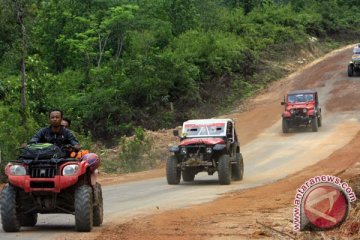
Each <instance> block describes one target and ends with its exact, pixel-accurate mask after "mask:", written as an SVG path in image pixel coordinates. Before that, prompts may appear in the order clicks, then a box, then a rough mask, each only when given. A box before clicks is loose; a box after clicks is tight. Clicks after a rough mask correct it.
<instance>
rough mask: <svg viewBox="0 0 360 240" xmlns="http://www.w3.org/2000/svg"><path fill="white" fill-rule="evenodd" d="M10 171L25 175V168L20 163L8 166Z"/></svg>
mask: <svg viewBox="0 0 360 240" xmlns="http://www.w3.org/2000/svg"><path fill="white" fill-rule="evenodd" d="M10 173H11V175H15V176H25V175H26V169H25V167H24V166H22V165H12V166H11V167H10Z"/></svg>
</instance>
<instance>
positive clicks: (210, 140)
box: [179, 138, 225, 146]
mask: <svg viewBox="0 0 360 240" xmlns="http://www.w3.org/2000/svg"><path fill="white" fill-rule="evenodd" d="M224 143H225V142H224V140H223V139H222V138H188V139H185V140H183V141H181V143H180V144H179V146H187V145H191V144H205V145H215V144H224Z"/></svg>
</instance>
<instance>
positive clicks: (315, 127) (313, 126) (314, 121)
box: [311, 117, 318, 132]
mask: <svg viewBox="0 0 360 240" xmlns="http://www.w3.org/2000/svg"><path fill="white" fill-rule="evenodd" d="M311 129H312V131H313V132H317V131H318V121H317V117H314V118H313V119H311Z"/></svg>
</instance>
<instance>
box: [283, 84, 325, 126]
mask: <svg viewBox="0 0 360 240" xmlns="http://www.w3.org/2000/svg"><path fill="white" fill-rule="evenodd" d="M281 105H284V106H285V110H284V112H283V114H282V131H283V133H288V132H289V129H290V128H294V127H300V126H305V127H308V126H311V129H312V131H313V132H317V131H318V128H319V127H321V125H322V116H321V107H320V106H319V98H318V94H317V92H316V91H313V90H298V91H293V92H290V93H288V94H287V96H286V98H285V97H284V101H283V102H281Z"/></svg>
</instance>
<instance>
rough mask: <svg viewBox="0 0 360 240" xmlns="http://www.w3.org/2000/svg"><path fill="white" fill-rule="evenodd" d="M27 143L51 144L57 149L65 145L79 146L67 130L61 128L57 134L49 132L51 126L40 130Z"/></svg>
mask: <svg viewBox="0 0 360 240" xmlns="http://www.w3.org/2000/svg"><path fill="white" fill-rule="evenodd" d="M29 143H52V144H54V145H57V146H59V147H61V146H63V145H65V144H71V145H72V146H74V145H75V144H79V142H78V140H77V139H76V137H75V136H74V135H73V134H72V132H71V131H70V130H69V129H66V128H63V127H62V128H61V129H60V132H59V133H54V132H52V131H51V126H50V127H46V128H42V129H40V130H39V131H38V132H37V133H35V135H34V136H33V137H32V138H31V139H30V141H29Z"/></svg>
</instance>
